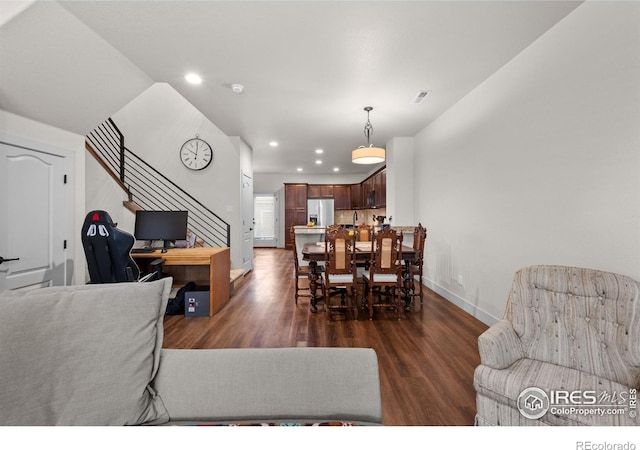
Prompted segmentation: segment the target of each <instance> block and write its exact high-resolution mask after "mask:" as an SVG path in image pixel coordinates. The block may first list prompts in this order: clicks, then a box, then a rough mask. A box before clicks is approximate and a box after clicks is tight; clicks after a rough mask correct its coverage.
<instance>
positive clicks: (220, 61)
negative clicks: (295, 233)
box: [0, 1, 580, 174]
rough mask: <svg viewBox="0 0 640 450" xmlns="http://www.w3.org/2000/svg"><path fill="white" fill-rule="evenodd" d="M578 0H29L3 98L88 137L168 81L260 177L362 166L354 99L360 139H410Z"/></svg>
mask: <svg viewBox="0 0 640 450" xmlns="http://www.w3.org/2000/svg"><path fill="white" fill-rule="evenodd" d="M579 4H580V2H577V1H569V2H562V1H550V2H539V1H492V2H491V1H490V2H484V1H469V2H463V1H408V2H405V1H380V2H372V1H354V2H350V1H281V2H274V1H194V2H190V1H177V2H173V1H122V2H120V1H104V2H93V1H71V2H64V1H63V2H57V3H56V2H36V3H35V4H34V5H32V6H31V7H29V8H27V9H26V10H25V11H24V12H22V13H21V14H19V15H18V16H17V17H16V18H14V19H12V20H11V21H9V22H8V23H7V24H5V25H3V26H2V28H0V52H1V53H0V58H2V59H3V60H4V61H2V63H1V64H0V108H2V109H5V110H8V111H10V112H16V113H18V114H22V115H25V116H27V117H32V118H34V119H36V120H40V121H43V122H46V123H50V124H52V125H55V126H61V127H62V128H65V129H70V130H72V131H75V132H80V133H82V134H85V133H87V132H88V131H89V130H90V129H92V128H93V127H94V126H95V125H97V124H98V123H100V122H101V121H102V120H104V119H105V118H106V117H108V116H109V115H111V114H113V113H115V112H116V111H117V110H118V109H120V108H122V107H123V106H124V105H126V103H128V101H130V100H131V99H133V98H135V96H136V95H138V94H139V93H141V92H142V91H144V89H146V88H147V87H148V86H150V85H151V84H152V83H154V82H166V83H169V84H171V85H172V86H173V88H174V89H176V90H177V91H178V92H179V93H180V94H181V95H182V96H184V97H185V98H186V99H187V100H188V101H189V102H190V103H191V104H193V105H194V106H195V107H196V108H198V109H199V110H200V111H201V112H202V113H203V114H204V115H205V116H206V117H208V118H209V120H211V121H212V122H213V123H214V124H216V125H217V126H218V127H219V128H220V129H221V130H222V131H223V132H225V133H226V134H227V135H230V136H240V137H241V138H242V139H243V140H244V141H245V142H247V144H248V145H249V146H250V147H252V148H253V157H254V160H253V162H254V172H256V173H295V172H296V168H298V167H302V168H303V169H304V173H329V172H332V171H333V168H334V167H339V169H340V173H345V174H352V173H366V172H367V171H369V170H370V169H371V167H369V166H362V165H356V164H353V163H351V160H350V155H351V150H352V149H354V148H355V147H357V146H359V145H363V144H365V143H366V138H365V136H364V133H363V130H364V124H365V122H366V119H367V115H366V113H365V112H364V110H363V109H364V107H365V106H372V107H373V108H374V109H373V111H372V112H371V115H370V120H371V123H372V125H373V134H372V136H371V143H373V144H376V145H378V146H384V145H385V144H386V143H387V142H388V141H389V139H391V138H392V137H394V136H414V135H416V134H417V133H418V132H419V131H420V130H421V129H423V128H424V127H425V126H426V125H427V124H428V123H430V122H431V121H433V120H434V119H435V118H437V117H438V116H439V115H441V114H442V113H443V112H444V111H446V110H447V109H448V108H450V107H451V106H452V105H453V104H455V103H456V102H457V101H458V100H460V99H461V98H462V97H464V96H465V95H466V94H467V93H469V92H470V91H471V90H473V89H474V88H475V87H476V86H477V85H478V84H480V83H481V82H482V81H483V80H485V79H486V78H488V77H489V76H490V75H491V74H493V73H495V72H496V71H497V70H499V69H500V68H501V67H502V66H504V65H505V64H506V63H508V62H509V61H510V60H511V59H512V58H514V57H515V56H516V55H517V54H518V53H519V52H521V51H522V50H523V49H524V48H525V47H527V46H528V45H529V44H531V43H532V42H533V41H535V40H536V39H537V38H538V37H540V36H541V35H542V34H544V33H545V32H546V31H547V30H548V29H549V28H551V27H552V26H553V25H554V24H555V23H557V22H558V21H559V20H561V19H562V18H563V17H564V16H566V15H567V14H568V13H569V12H571V11H572V10H573V9H574V8H575V7H577V6H578V5H579ZM1 23H2V21H0V24H1ZM34 30H38V31H35V32H34ZM25 50H26V51H25ZM5 61H13V62H14V64H13V65H11V67H9V65H8V64H5ZM105 61H109V63H108V64H106V63H105ZM190 71H193V72H197V73H198V74H200V75H201V77H202V78H203V82H202V84H200V85H197V86H194V85H190V84H188V83H187V82H186V81H185V80H184V75H185V74H186V73H187V72H190ZM99 83H101V84H99ZM232 83H239V84H242V85H243V86H244V88H245V90H244V92H243V93H242V94H236V93H234V92H232V90H231V89H230V85H231V84H232ZM96 86H104V87H103V88H100V89H97V91H98V92H96ZM422 90H429V91H431V93H430V95H429V96H428V97H427V98H426V100H425V101H424V102H423V103H421V104H414V103H413V100H414V98H415V97H416V95H417V94H418V92H419V91H422ZM36 99H37V100H36ZM270 141H277V142H278V147H275V148H274V147H271V146H270V145H269V142H270ZM318 148H321V149H323V150H324V153H323V154H322V155H321V156H320V158H319V159H322V161H323V163H322V165H316V164H315V162H314V161H315V160H316V159H317V158H316V156H317V155H316V154H315V150H316V149H318Z"/></svg>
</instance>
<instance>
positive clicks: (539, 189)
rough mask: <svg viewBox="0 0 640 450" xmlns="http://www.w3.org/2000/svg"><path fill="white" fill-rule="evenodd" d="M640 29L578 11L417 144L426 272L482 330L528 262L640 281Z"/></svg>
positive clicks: (627, 9)
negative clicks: (425, 231)
mask: <svg viewBox="0 0 640 450" xmlns="http://www.w3.org/2000/svg"><path fill="white" fill-rule="evenodd" d="M639 23H640V4H639V3H635V2H624V3H623V2H586V3H584V4H582V5H581V6H579V7H578V8H577V9H576V10H575V11H574V12H572V13H571V14H569V15H568V16H567V17H566V18H565V19H563V20H562V21H561V22H559V23H558V24H557V25H556V26H555V27H553V28H552V29H551V30H550V31H549V32H547V33H546V34H545V35H543V36H542V37H541V38H540V39H538V40H537V41H536V42H534V43H533V44H532V45H531V46H530V47H529V48H527V49H525V50H524V51H523V52H522V53H521V54H520V55H518V56H517V57H516V58H514V59H513V60H512V61H511V62H510V63H508V64H507V65H505V66H504V67H503V68H502V69H501V70H499V71H498V72H496V73H495V74H494V75H492V76H491V77H490V78H489V79H487V80H486V82H484V83H483V84H481V85H480V86H478V87H477V88H476V89H475V90H474V91H472V92H471V93H470V94H469V95H467V96H466V97H465V98H464V99H462V100H461V101H460V102H459V103H458V104H456V105H455V106H454V107H452V108H451V109H450V110H449V111H448V112H446V113H445V114H444V115H442V116H441V117H440V118H439V119H437V120H436V121H435V122H434V123H433V124H431V125H430V126H428V127H426V128H425V129H424V130H423V131H422V132H420V133H419V134H418V135H417V136H416V137H415V146H416V189H417V192H419V197H418V202H417V204H418V215H417V219H418V220H420V221H421V222H422V223H423V225H425V226H426V227H427V229H428V235H427V244H426V255H425V256H426V261H425V271H426V276H427V278H428V280H429V282H430V283H432V286H433V287H434V288H435V289H436V290H437V291H438V292H440V293H442V294H444V295H445V296H446V297H447V298H449V299H450V300H453V301H454V302H456V303H458V304H460V305H461V306H463V307H465V308H466V309H467V310H469V311H471V312H473V313H474V314H476V316H477V317H479V318H480V319H482V320H484V321H485V322H487V323H491V322H493V321H494V320H496V319H497V318H500V317H502V314H503V312H504V306H505V303H506V299H507V295H508V292H509V288H510V285H511V280H512V277H513V274H514V272H515V271H516V270H517V269H519V268H521V267H524V266H528V265H532V264H560V265H570V266H581V267H591V268H596V269H601V270H606V271H613V272H618V273H622V274H625V275H629V276H631V277H632V278H635V279H636V280H640V232H639V230H640V176H639V175H640V171H639V169H640V125H639V124H640V83H639V81H638V80H640V58H638V55H640V27H639V26H638V24H639ZM459 277H461V278H460V281H461V283H462V284H461V285H460V284H458V279H459Z"/></svg>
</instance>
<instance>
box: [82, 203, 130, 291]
mask: <svg viewBox="0 0 640 450" xmlns="http://www.w3.org/2000/svg"><path fill="white" fill-rule="evenodd" d="M134 243H135V238H134V237H133V235H131V234H129V233H127V232H126V231H122V230H120V229H118V228H116V224H115V223H113V220H111V216H109V213H107V212H106V211H100V210H96V211H91V212H90V213H89V214H87V216H86V217H85V219H84V224H83V225H82V245H83V247H84V254H85V256H86V258H87V266H88V269H89V276H90V278H91V283H120V282H123V281H137V280H138V278H139V277H140V269H139V268H138V265H137V264H136V263H135V261H134V260H133V259H132V258H131V254H130V252H131V248H132V247H133V244H134Z"/></svg>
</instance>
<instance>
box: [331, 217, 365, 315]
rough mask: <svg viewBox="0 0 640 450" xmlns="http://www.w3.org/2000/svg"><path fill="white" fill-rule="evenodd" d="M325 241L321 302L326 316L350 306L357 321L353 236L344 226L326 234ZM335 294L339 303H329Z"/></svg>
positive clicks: (344, 310) (343, 310)
mask: <svg viewBox="0 0 640 450" xmlns="http://www.w3.org/2000/svg"><path fill="white" fill-rule="evenodd" d="M325 243H326V245H325V254H324V259H325V265H324V305H325V311H326V313H327V317H328V318H329V320H331V319H332V316H331V313H332V312H334V311H340V312H346V310H349V309H351V310H352V311H353V315H354V319H355V320H358V295H357V294H358V289H357V287H358V286H357V276H356V257H355V252H356V248H355V239H354V235H353V233H350V232H349V230H347V229H346V228H340V229H338V230H335V231H334V232H333V233H327V234H326V235H325ZM348 291H349V292H348ZM337 294H339V302H338V303H337V304H336V303H332V297H335V296H337ZM347 294H350V295H347Z"/></svg>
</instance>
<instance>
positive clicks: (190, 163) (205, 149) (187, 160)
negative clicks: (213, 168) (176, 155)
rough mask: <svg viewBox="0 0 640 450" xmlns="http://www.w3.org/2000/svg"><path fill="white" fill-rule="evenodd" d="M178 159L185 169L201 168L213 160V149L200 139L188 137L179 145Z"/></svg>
mask: <svg viewBox="0 0 640 450" xmlns="http://www.w3.org/2000/svg"><path fill="white" fill-rule="evenodd" d="M180 160H181V161H182V164H184V165H185V167H186V168H187V169H191V170H202V169H204V168H205V167H207V166H208V165H209V164H211V162H212V161H213V150H212V149H211V146H210V145H209V144H207V143H206V142H205V141H203V140H202V139H198V138H195V139H189V140H188V141H187V142H185V143H184V144H182V147H180Z"/></svg>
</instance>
